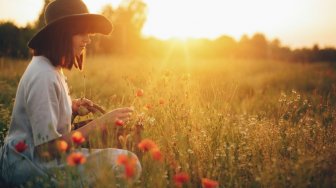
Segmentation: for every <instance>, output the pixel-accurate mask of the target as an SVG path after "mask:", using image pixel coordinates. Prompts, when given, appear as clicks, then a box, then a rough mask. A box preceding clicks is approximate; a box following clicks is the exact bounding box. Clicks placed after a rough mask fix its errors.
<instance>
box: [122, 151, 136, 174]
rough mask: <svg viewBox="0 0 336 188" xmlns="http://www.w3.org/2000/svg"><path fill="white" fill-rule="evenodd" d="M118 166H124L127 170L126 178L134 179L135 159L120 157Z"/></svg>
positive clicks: (125, 156)
mask: <svg viewBox="0 0 336 188" xmlns="http://www.w3.org/2000/svg"><path fill="white" fill-rule="evenodd" d="M117 164H118V165H123V166H124V168H125V177H126V178H132V177H134V175H135V165H136V160H135V158H133V157H131V156H128V155H123V154H121V155H119V156H118V158H117Z"/></svg>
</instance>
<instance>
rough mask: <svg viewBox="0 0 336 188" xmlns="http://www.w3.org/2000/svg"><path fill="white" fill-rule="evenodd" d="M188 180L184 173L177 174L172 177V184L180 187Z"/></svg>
mask: <svg viewBox="0 0 336 188" xmlns="http://www.w3.org/2000/svg"><path fill="white" fill-rule="evenodd" d="M189 179H190V178H189V175H188V174H187V173H185V172H180V173H177V174H175V176H174V182H175V184H176V186H178V187H181V186H182V185H183V184H184V183H187V182H188V181H189Z"/></svg>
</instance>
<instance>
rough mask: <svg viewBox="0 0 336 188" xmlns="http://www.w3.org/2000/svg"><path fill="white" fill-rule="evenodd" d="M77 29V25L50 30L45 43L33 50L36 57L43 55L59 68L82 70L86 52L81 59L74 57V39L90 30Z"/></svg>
mask: <svg viewBox="0 0 336 188" xmlns="http://www.w3.org/2000/svg"><path fill="white" fill-rule="evenodd" d="M80 28H81V29H79V27H76V26H75V25H68V24H66V25H63V26H62V27H59V28H57V29H53V30H50V31H49V32H48V33H47V34H46V37H45V39H46V40H45V41H44V43H42V44H41V45H40V46H39V47H37V48H36V49H32V50H33V55H34V56H39V55H43V56H45V57H46V58H48V59H49V60H50V61H51V63H52V64H53V65H54V66H55V67H57V66H60V67H62V68H66V69H69V70H70V69H71V68H72V67H73V66H75V67H76V68H78V69H80V70H82V69H83V62H84V56H85V52H83V53H82V54H81V55H80V56H79V57H76V56H75V55H74V51H73V47H72V37H73V36H74V35H76V34H80V33H86V30H88V28H84V30H83V27H80Z"/></svg>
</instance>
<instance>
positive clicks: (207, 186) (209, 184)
mask: <svg viewBox="0 0 336 188" xmlns="http://www.w3.org/2000/svg"><path fill="white" fill-rule="evenodd" d="M202 187H203V188H215V187H218V182H217V181H214V180H211V179H207V178H202Z"/></svg>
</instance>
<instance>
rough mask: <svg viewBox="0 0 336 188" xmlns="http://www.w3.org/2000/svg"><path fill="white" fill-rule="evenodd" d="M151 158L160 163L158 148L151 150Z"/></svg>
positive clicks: (161, 157) (160, 156)
mask: <svg viewBox="0 0 336 188" xmlns="http://www.w3.org/2000/svg"><path fill="white" fill-rule="evenodd" d="M151 154H152V158H153V159H154V160H156V161H162V159H163V156H162V153H161V151H160V150H159V149H158V148H154V149H152V150H151Z"/></svg>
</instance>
